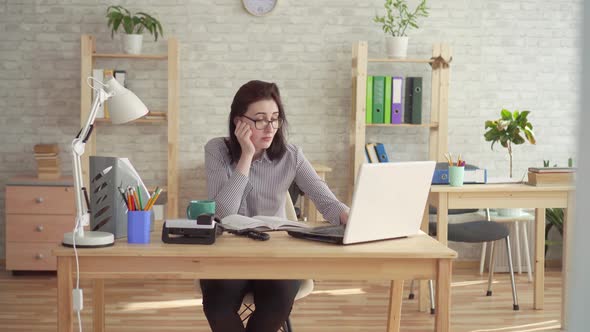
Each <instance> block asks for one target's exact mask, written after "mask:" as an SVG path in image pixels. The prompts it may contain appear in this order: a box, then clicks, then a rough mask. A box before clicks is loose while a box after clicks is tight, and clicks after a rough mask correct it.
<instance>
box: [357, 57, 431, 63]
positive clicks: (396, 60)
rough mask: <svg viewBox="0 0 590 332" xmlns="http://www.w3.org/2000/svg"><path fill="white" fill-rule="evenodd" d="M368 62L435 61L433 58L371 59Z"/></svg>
mask: <svg viewBox="0 0 590 332" xmlns="http://www.w3.org/2000/svg"><path fill="white" fill-rule="evenodd" d="M368 62H397V63H434V60H433V59H393V58H383V59H369V60H368Z"/></svg>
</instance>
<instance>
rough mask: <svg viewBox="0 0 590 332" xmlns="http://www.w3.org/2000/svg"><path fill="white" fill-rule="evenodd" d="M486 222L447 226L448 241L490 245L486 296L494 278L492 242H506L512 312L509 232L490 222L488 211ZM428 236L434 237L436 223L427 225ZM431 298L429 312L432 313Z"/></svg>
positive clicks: (515, 307) (515, 303)
mask: <svg viewBox="0 0 590 332" xmlns="http://www.w3.org/2000/svg"><path fill="white" fill-rule="evenodd" d="M486 217H487V220H478V221H468V222H462V223H456V224H449V225H448V239H449V241H453V242H466V243H483V242H490V243H491V251H492V253H491V257H490V262H489V277H488V290H487V292H486V296H492V279H493V276H494V258H495V257H494V256H495V254H494V252H495V250H494V242H495V241H499V240H502V239H504V240H505V241H506V252H507V254H508V267H509V270H510V281H511V285H512V302H513V306H512V308H513V310H519V306H518V295H517V293H516V284H515V283H514V269H513V267H512V252H511V250H510V230H509V229H508V227H506V226H505V225H503V224H501V223H498V222H495V221H490V212H489V209H486ZM428 230H429V234H430V235H432V236H436V222H430V223H429V224H428ZM433 303H434V302H432V296H431V312H432V311H433Z"/></svg>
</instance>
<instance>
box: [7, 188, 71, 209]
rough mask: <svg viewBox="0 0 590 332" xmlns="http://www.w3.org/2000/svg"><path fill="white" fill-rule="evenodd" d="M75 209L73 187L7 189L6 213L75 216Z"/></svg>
mask: <svg viewBox="0 0 590 332" xmlns="http://www.w3.org/2000/svg"><path fill="white" fill-rule="evenodd" d="M75 209H76V204H75V199H74V188H73V187H48V186H7V187H6V213H23V214H44V215H47V214H69V215H73V214H75Z"/></svg>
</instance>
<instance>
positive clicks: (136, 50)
mask: <svg viewBox="0 0 590 332" xmlns="http://www.w3.org/2000/svg"><path fill="white" fill-rule="evenodd" d="M142 42H143V35H127V34H125V35H123V52H125V53H128V54H141V44H142Z"/></svg>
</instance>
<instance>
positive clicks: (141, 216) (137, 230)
mask: <svg viewBox="0 0 590 332" xmlns="http://www.w3.org/2000/svg"><path fill="white" fill-rule="evenodd" d="M151 221H152V211H151V210H149V211H129V212H127V243H150V226H151V225H150V223H151Z"/></svg>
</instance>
